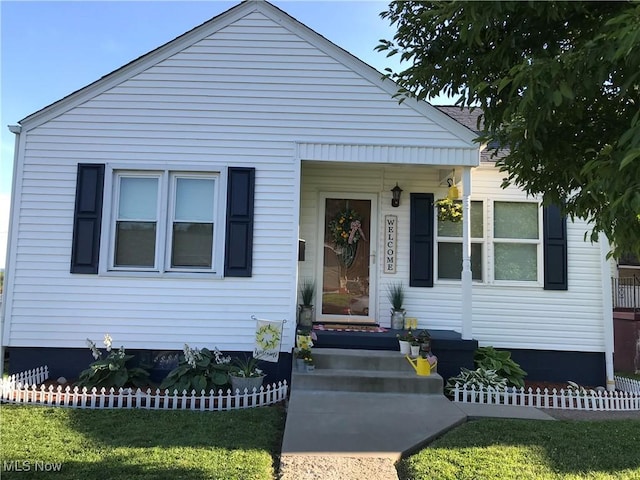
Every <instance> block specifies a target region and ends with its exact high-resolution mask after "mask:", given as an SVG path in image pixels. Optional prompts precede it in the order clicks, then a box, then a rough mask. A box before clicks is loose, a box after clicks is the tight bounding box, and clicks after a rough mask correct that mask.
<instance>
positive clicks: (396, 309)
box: [387, 283, 405, 330]
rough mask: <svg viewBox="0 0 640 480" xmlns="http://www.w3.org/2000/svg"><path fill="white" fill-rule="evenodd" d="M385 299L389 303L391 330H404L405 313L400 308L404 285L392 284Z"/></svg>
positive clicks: (402, 301) (402, 300)
mask: <svg viewBox="0 0 640 480" xmlns="http://www.w3.org/2000/svg"><path fill="white" fill-rule="evenodd" d="M387 298H388V299H389V303H391V329H392V330H402V329H403V328H404V316H405V311H404V308H402V304H403V303H404V285H403V284H402V283H392V284H391V285H389V287H388V288H387Z"/></svg>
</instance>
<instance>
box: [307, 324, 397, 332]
mask: <svg viewBox="0 0 640 480" xmlns="http://www.w3.org/2000/svg"><path fill="white" fill-rule="evenodd" d="M313 329H314V330H320V331H325V332H326V331H328V332H377V333H382V332H386V331H387V330H388V329H387V328H383V327H378V326H376V325H347V324H339V323H337V324H316V325H314V326H313Z"/></svg>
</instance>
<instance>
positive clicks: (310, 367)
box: [306, 365, 316, 372]
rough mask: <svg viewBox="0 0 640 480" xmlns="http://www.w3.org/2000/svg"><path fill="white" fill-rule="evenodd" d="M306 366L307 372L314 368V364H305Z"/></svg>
mask: <svg viewBox="0 0 640 480" xmlns="http://www.w3.org/2000/svg"><path fill="white" fill-rule="evenodd" d="M306 367H307V372H313V371H315V369H316V366H315V365H306Z"/></svg>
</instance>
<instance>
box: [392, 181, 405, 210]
mask: <svg viewBox="0 0 640 480" xmlns="http://www.w3.org/2000/svg"><path fill="white" fill-rule="evenodd" d="M391 193H392V194H393V198H392V199H391V206H392V207H399V206H400V194H401V193H402V189H401V188H400V187H399V186H398V182H396V186H395V187H393V188H392V189H391Z"/></svg>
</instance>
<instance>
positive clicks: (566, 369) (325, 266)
mask: <svg viewBox="0 0 640 480" xmlns="http://www.w3.org/2000/svg"><path fill="white" fill-rule="evenodd" d="M396 91H397V87H396V85H395V84H394V83H392V82H391V81H390V80H388V79H383V78H382V75H381V74H380V73H379V72H377V71H376V70H375V69H373V68H371V67H370V66H368V65H366V64H364V63H363V62H361V61H360V60H358V59H357V58H355V57H353V56H352V55H350V54H349V53H348V52H346V51H344V50H342V49H341V48H339V47H337V46H336V45H334V44H332V43H331V42H330V41H329V40H327V39H326V38H324V37H322V36H321V35H318V34H317V33H315V32H313V31H312V30H310V29H309V28H308V27H306V26H304V25H302V24H301V23H299V22H298V21H296V20H295V19H293V18H291V17H290V16H289V15H287V14H286V13H285V12H283V11H281V10H280V9H278V8H276V7H274V6H273V5H271V4H269V3H266V2H263V1H245V2H242V3H241V4H239V5H237V6H236V7H234V8H232V9H230V10H228V11H226V12H225V13H223V14H221V15H219V16H217V17H215V18H213V19H211V20H210V21H208V22H206V23H204V24H202V25H200V26H199V27H196V28H194V29H193V30H191V31H189V32H187V33H185V34H184V35H182V36H180V37H178V38H176V39H174V40H172V41H170V42H169V43H167V44H165V45H163V46H161V47H159V48H157V49H156V50H153V51H152V52H150V53H148V54H146V55H144V56H142V57H140V58H138V59H137V60H134V61H133V62H131V63H129V64H127V65H125V66H123V67H122V68H120V69H118V70H116V71H114V72H113V73H111V74H109V75H107V76H105V77H103V78H101V79H99V80H97V81H96V82H94V83H92V84H90V85H88V86H87V87H85V88H83V89H81V90H79V91H77V92H75V93H73V94H71V95H69V96H67V97H65V98H63V99H61V100H60V101H58V102H56V103H54V104H52V105H50V106H48V107H46V108H44V109H42V110H40V111H38V112H36V113H34V114H32V115H30V116H28V117H27V118H25V119H23V120H22V121H20V125H16V126H11V127H10V129H11V131H12V132H14V133H15V134H16V138H17V141H16V145H17V148H16V157H15V166H14V168H15V174H14V179H15V182H14V186H13V196H12V216H11V225H10V239H9V251H8V258H7V262H8V267H7V271H6V289H5V299H4V302H3V308H4V325H3V328H2V345H3V348H8V350H9V352H10V359H11V362H10V368H11V370H18V369H23V368H28V367H30V366H36V365H39V364H42V363H48V364H49V366H50V368H52V369H53V370H54V375H55V369H58V371H60V372H65V373H66V374H72V373H73V371H76V372H77V371H78V370H79V369H81V368H85V367H86V361H87V359H88V358H90V357H89V356H88V351H87V350H86V347H85V339H86V338H87V337H89V338H92V339H96V340H99V339H100V338H101V337H102V335H103V334H104V333H107V332H108V333H109V334H110V335H111V336H112V337H113V338H114V340H115V343H116V344H117V345H120V344H122V345H124V346H125V347H126V348H127V349H134V350H140V351H144V352H147V353H148V354H149V355H151V354H152V353H153V352H159V351H167V350H172V351H173V350H181V348H182V346H183V345H184V344H185V343H188V344H190V345H192V346H208V347H212V346H217V347H219V348H220V349H221V350H223V351H236V352H238V351H250V350H251V349H252V348H253V342H254V337H255V322H254V320H252V318H251V317H252V315H255V316H257V317H261V318H268V319H274V320H277V319H286V320H287V323H285V326H284V336H283V342H282V345H281V352H282V355H281V363H280V365H279V367H278V368H277V370H276V372H275V375H280V376H286V374H287V368H288V365H289V364H288V363H287V362H290V352H291V349H292V347H293V345H294V333H295V319H296V311H297V303H298V300H297V298H296V296H297V295H296V292H297V290H298V285H299V282H300V281H301V280H302V279H311V280H314V281H315V284H316V286H317V291H316V302H315V303H316V315H315V317H316V321H317V322H331V321H334V322H335V321H337V322H342V323H344V322H359V323H368V322H372V323H379V324H380V325H382V326H389V307H390V305H389V303H388V300H387V295H386V289H387V286H388V285H390V284H391V283H396V282H403V283H404V285H405V286H406V297H407V299H406V302H405V305H404V307H405V308H406V310H407V312H408V315H409V316H411V317H416V318H418V322H419V327H420V328H427V329H431V330H454V331H456V332H459V333H460V334H461V336H462V338H464V339H475V340H477V341H478V342H479V344H481V345H493V346H495V347H497V348H505V349H509V350H511V351H512V352H513V355H514V357H515V358H516V359H517V360H518V361H520V363H521V364H522V365H523V367H524V368H525V369H526V370H528V371H529V373H530V377H532V378H537V379H549V380H556V379H558V380H569V379H574V380H577V381H583V382H590V383H599V384H602V383H604V380H605V372H606V375H607V377H608V378H610V379H611V378H612V374H613V372H612V371H611V355H612V348H613V347H612V343H613V342H612V333H611V305H610V291H609V273H610V269H609V266H608V265H607V264H606V262H605V261H604V256H603V252H606V250H607V246H606V245H597V244H591V243H588V242H585V241H584V240H583V235H584V232H585V230H586V229H587V226H586V225H585V224H584V223H582V222H579V221H576V222H568V223H567V222H566V221H565V219H564V218H561V217H560V216H559V215H558V213H557V210H556V209H553V208H551V209H546V208H543V207H542V205H541V202H540V199H537V198H528V197H527V196H526V195H525V194H524V193H523V192H521V191H519V190H518V189H516V188H508V189H501V188H500V183H501V180H502V175H501V174H500V173H499V172H498V171H497V169H496V168H495V166H494V165H493V162H491V161H485V160H486V159H485V160H483V161H481V152H480V149H479V147H478V145H477V144H476V143H474V141H473V140H474V138H475V133H474V132H473V131H472V130H471V129H469V128H467V127H466V126H465V125H464V124H463V123H464V121H465V118H467V119H468V116H467V117H465V113H464V112H459V111H456V110H452V109H445V111H442V110H440V109H438V108H435V107H433V106H431V105H429V104H427V103H424V102H417V101H414V100H412V99H407V100H406V101H404V102H403V103H399V102H398V100H397V99H396V98H393V94H395V93H396ZM450 115H452V116H450ZM454 117H460V119H461V120H462V123H461V122H459V121H458V120H456V118H454ZM449 183H455V184H457V186H458V187H459V190H460V192H461V200H462V203H463V206H464V220H463V222H461V223H458V224H453V223H450V222H439V221H438V220H437V217H436V215H435V210H434V199H439V198H442V197H445V196H446V195H447V192H448V186H449ZM396 185H398V186H399V188H401V189H402V194H401V197H400V200H399V205H398V206H397V207H395V206H392V189H393V188H394V187H395V186H396ZM342 214H352V215H353V216H354V217H353V218H352V219H351V220H348V227H347V228H346V229H344V228H343V227H341V226H340V224H339V220H340V216H341V215H342ZM355 220H357V221H358V222H359V228H358V225H357V224H355V223H352V222H354V221H355ZM336 222H337V223H336ZM352 227H353V228H352ZM390 227H393V228H391V229H390ZM342 233H346V237H345V236H341V234H342ZM338 237H341V238H342V240H340V238H338ZM349 237H351V243H349ZM299 239H304V241H305V246H306V247H305V249H304V255H303V256H304V260H301V261H299V259H298V255H299V252H298V242H299ZM345 239H346V241H344V240H345Z"/></svg>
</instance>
